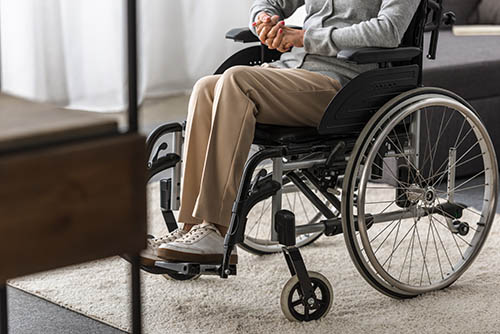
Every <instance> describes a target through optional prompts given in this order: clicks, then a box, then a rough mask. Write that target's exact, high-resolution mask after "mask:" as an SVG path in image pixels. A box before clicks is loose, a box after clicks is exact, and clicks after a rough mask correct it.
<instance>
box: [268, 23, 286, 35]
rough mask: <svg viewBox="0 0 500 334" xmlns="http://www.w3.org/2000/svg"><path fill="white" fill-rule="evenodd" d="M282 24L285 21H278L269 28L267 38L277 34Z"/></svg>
mask: <svg viewBox="0 0 500 334" xmlns="http://www.w3.org/2000/svg"><path fill="white" fill-rule="evenodd" d="M284 25H285V21H280V22H278V23H277V24H276V25H275V26H274V27H272V28H271V30H270V31H269V33H268V34H267V38H275V37H276V35H278V30H280V29H281V27H283V26H284Z"/></svg>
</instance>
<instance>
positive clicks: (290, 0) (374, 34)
mask: <svg viewBox="0 0 500 334" xmlns="http://www.w3.org/2000/svg"><path fill="white" fill-rule="evenodd" d="M302 5H305V8H306V19H305V21H304V25H303V29H292V28H289V27H287V26H285V25H284V22H283V19H285V18H288V17H289V16H291V15H292V14H293V13H294V12H295V10H296V9H297V8H299V7H300V6H302ZM418 5H419V1H417V0H256V1H255V2H254V4H253V6H252V7H251V29H252V30H253V32H254V33H255V34H256V35H257V36H258V37H259V39H260V41H261V42H262V43H264V44H266V45H267V46H268V47H269V48H270V49H277V50H279V51H281V52H284V53H283V55H282V56H281V59H280V61H277V62H274V63H272V64H263V65H262V66H255V67H250V66H236V67H232V68H230V69H229V70H227V71H226V72H225V73H224V74H223V75H213V76H208V77H205V78H202V79H200V80H199V81H198V82H197V83H196V84H195V86H194V88H193V93H192V95H191V99H190V102H189V112H188V118H187V128H186V141H185V151H184V156H183V159H184V165H183V168H184V169H183V175H184V178H183V182H182V188H181V207H180V212H179V222H182V223H184V226H183V228H179V229H178V230H176V231H174V232H172V233H169V234H167V235H165V236H163V237H161V238H157V239H152V240H149V246H148V249H147V250H146V251H145V252H143V254H142V257H143V261H146V260H148V259H149V260H151V259H155V258H156V257H159V258H161V259H164V260H167V261H189V262H190V261H193V262H199V263H208V262H219V261H221V260H222V254H223V244H224V235H225V234H226V232H227V230H228V227H229V223H230V218H231V209H232V206H233V203H234V200H235V198H236V195H237V191H238V187H239V184H240V180H241V177H242V173H243V168H244V165H245V162H246V160H247V157H248V153H249V150H250V146H251V144H252V140H253V137H254V131H255V124H256V123H263V124H273V125H283V126H309V127H316V126H317V125H318V124H319V122H320V120H321V118H322V116H323V113H324V111H325V110H326V107H327V106H328V104H329V103H330V101H331V100H332V98H333V97H334V96H335V94H337V92H338V91H339V90H340V89H341V87H342V86H343V85H345V84H346V83H347V82H348V81H349V80H351V79H353V78H354V77H355V76H357V75H358V74H360V73H361V72H364V71H367V70H370V69H373V68H376V67H377V65H356V64H349V63H346V62H344V61H342V60H339V59H337V58H336V55H337V53H338V51H339V50H342V49H353V48H363V47H386V48H394V47H397V46H399V44H400V42H401V40H402V38H403V35H404V34H405V32H406V30H407V28H408V26H409V24H410V22H411V20H412V18H413V15H414V13H415V12H416V9H417V7H418ZM289 50H291V52H288V51H289ZM236 260H237V258H236V253H234V254H232V256H231V261H232V262H233V263H234V262H236Z"/></svg>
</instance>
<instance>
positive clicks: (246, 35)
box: [226, 28, 259, 43]
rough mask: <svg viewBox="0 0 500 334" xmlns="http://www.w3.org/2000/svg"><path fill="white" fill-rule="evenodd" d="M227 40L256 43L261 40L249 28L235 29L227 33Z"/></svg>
mask: <svg viewBox="0 0 500 334" xmlns="http://www.w3.org/2000/svg"><path fill="white" fill-rule="evenodd" d="M226 39H232V40H234V41H235V42H241V43H254V42H259V38H258V37H257V36H255V35H254V34H253V32H251V31H250V29H248V28H235V29H231V30H229V31H228V32H227V33H226Z"/></svg>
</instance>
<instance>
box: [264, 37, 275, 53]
mask: <svg viewBox="0 0 500 334" xmlns="http://www.w3.org/2000/svg"><path fill="white" fill-rule="evenodd" d="M273 43H274V38H268V39H266V43H265V44H266V45H267V48H268V49H271V50H273V49H276V48H274V47H273Z"/></svg>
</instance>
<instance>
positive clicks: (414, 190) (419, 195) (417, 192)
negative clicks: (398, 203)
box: [406, 184, 436, 205]
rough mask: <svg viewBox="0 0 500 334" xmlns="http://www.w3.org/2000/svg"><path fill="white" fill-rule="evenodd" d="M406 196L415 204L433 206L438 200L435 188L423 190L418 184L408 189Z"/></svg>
mask: <svg viewBox="0 0 500 334" xmlns="http://www.w3.org/2000/svg"><path fill="white" fill-rule="evenodd" d="M406 196H407V197H408V200H409V201H410V202H412V203H413V204H416V203H418V202H419V201H422V202H423V203H425V204H426V205H432V204H433V203H434V201H435V200H436V190H435V189H434V188H433V187H426V188H422V187H420V186H419V185H417V184H412V185H410V186H409V187H408V190H407V193H406Z"/></svg>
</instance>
